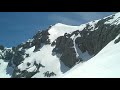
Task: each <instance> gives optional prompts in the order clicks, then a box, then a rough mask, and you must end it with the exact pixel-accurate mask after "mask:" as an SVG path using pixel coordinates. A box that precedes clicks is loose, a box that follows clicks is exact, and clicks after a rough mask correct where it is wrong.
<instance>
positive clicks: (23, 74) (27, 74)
mask: <svg viewBox="0 0 120 90" xmlns="http://www.w3.org/2000/svg"><path fill="white" fill-rule="evenodd" d="M27 65H28V68H27V69H25V70H23V71H20V69H18V67H17V68H15V70H14V72H13V75H12V78H21V77H22V78H31V77H32V76H33V75H35V74H36V73H38V72H39V69H40V68H41V67H42V68H44V67H45V66H43V65H42V64H40V63H39V64H37V63H36V62H34V64H33V66H35V67H36V68H35V69H34V70H33V71H31V72H30V71H28V69H30V68H31V67H33V66H30V63H28V64H27ZM29 66H30V67H29Z"/></svg>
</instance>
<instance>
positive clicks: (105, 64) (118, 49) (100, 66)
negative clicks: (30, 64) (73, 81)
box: [59, 37, 120, 78]
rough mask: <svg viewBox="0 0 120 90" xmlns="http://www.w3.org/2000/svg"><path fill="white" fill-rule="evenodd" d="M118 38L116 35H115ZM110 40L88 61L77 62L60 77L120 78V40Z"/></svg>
mask: <svg viewBox="0 0 120 90" xmlns="http://www.w3.org/2000/svg"><path fill="white" fill-rule="evenodd" d="M117 38H118V37H117ZM114 41H115V40H113V41H111V42H110V43H109V44H108V45H107V46H105V47H104V48H103V49H102V50H101V51H100V52H99V53H98V54H97V55H96V56H94V57H93V58H91V59H90V60H89V61H86V62H84V63H80V64H77V65H76V66H74V67H73V68H72V69H71V70H69V71H68V72H66V73H65V74H64V75H61V76H59V77H61V78H120V70H119V69H120V60H119V59H120V42H119V43H117V44H114Z"/></svg>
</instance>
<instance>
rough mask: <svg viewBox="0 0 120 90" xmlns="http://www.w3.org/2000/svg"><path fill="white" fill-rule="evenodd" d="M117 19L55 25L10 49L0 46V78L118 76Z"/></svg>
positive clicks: (119, 32)
mask: <svg viewBox="0 0 120 90" xmlns="http://www.w3.org/2000/svg"><path fill="white" fill-rule="evenodd" d="M119 17H120V13H116V14H114V15H110V16H108V17H105V18H103V19H99V20H94V21H91V22H88V23H85V24H81V25H80V26H71V25H65V24H62V23H57V24H55V25H53V26H50V27H49V28H48V29H46V30H43V31H38V33H37V34H36V35H35V36H33V38H32V39H29V40H28V41H27V42H24V43H22V44H20V45H18V46H16V47H12V48H11V49H10V50H7V49H4V48H3V47H1V46H0V50H1V52H0V54H1V56H0V63H1V64H0V77H8V78H9V77H13V78H49V77H50V78H53V77H63V78H64V77H68V78H69V77H75V78H76V77H78V78H79V77H120V72H119V66H120V61H119V58H120V57H119V56H120V53H119V50H120V47H119V46H120V45H119V44H120V43H119V39H118V40H117V43H116V44H115V43H114V41H115V40H116V39H117V38H119V36H118V34H120V19H119ZM117 36H118V37H117ZM115 38H116V39H115ZM1 73H2V74H1Z"/></svg>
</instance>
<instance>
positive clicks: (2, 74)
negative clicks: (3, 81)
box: [0, 59, 11, 78]
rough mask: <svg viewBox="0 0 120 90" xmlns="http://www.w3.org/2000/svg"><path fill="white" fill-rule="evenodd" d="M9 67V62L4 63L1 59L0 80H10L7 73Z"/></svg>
mask: <svg viewBox="0 0 120 90" xmlns="http://www.w3.org/2000/svg"><path fill="white" fill-rule="evenodd" d="M7 65H8V62H4V61H3V60H2V59H0V78H10V77H11V76H10V75H9V74H7V72H6V67H7Z"/></svg>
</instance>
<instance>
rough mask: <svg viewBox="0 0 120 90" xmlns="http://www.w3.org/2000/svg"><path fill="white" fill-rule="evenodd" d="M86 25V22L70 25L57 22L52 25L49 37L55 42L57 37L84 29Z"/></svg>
mask: <svg viewBox="0 0 120 90" xmlns="http://www.w3.org/2000/svg"><path fill="white" fill-rule="evenodd" d="M85 27H86V24H82V25H80V26H70V25H65V24H62V23H57V24H56V25H54V26H52V28H51V29H50V30H49V31H48V32H49V33H50V36H49V39H50V40H51V42H53V41H54V40H55V39H57V37H59V36H63V35H64V34H65V33H72V32H74V31H76V30H83V29H84V28H85Z"/></svg>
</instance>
